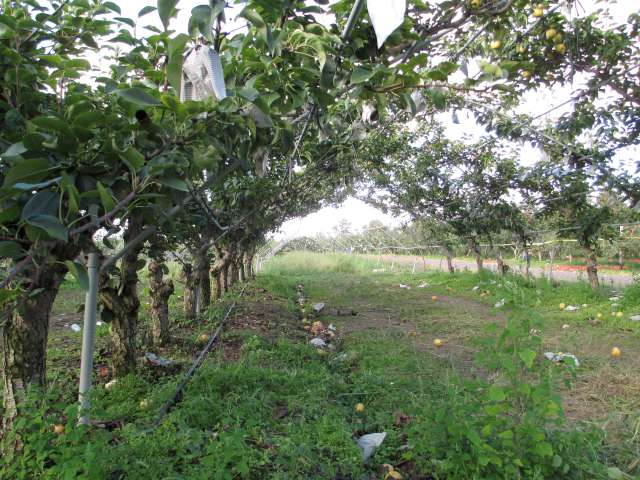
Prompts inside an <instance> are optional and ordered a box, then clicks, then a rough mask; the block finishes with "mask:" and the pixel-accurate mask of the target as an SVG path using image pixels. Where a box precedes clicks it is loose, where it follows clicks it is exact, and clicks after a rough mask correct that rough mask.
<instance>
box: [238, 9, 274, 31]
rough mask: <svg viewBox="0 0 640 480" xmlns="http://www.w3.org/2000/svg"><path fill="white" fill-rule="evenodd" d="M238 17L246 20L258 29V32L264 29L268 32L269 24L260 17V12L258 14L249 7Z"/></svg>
mask: <svg viewBox="0 0 640 480" xmlns="http://www.w3.org/2000/svg"><path fill="white" fill-rule="evenodd" d="M238 17H240V18H244V19H245V20H247V21H248V22H249V23H251V25H253V26H254V27H256V28H257V29H258V30H263V29H265V30H266V28H267V24H266V23H265V22H264V20H263V19H262V17H261V16H260V14H259V13H258V12H256V11H255V10H251V9H250V8H248V7H247V8H245V9H244V10H242V11H241V12H240V13H239V14H238Z"/></svg>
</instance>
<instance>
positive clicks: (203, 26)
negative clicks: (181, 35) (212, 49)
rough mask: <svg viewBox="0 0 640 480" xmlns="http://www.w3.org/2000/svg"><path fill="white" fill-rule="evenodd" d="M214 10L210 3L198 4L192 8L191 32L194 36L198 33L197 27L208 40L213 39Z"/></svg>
mask: <svg viewBox="0 0 640 480" xmlns="http://www.w3.org/2000/svg"><path fill="white" fill-rule="evenodd" d="M214 20H215V18H214V16H213V10H212V9H211V7H210V6H209V5H198V6H196V7H194V8H193V9H192V10H191V18H190V19H189V33H190V34H191V35H192V36H195V35H196V34H197V32H196V29H197V30H199V31H200V34H202V35H203V36H204V37H205V38H206V39H207V40H209V41H210V42H212V41H213V22H214Z"/></svg>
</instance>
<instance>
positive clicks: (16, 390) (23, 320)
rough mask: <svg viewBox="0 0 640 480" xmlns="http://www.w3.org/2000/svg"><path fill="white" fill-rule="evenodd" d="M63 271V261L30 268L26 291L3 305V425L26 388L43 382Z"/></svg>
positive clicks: (64, 272)
mask: <svg viewBox="0 0 640 480" xmlns="http://www.w3.org/2000/svg"><path fill="white" fill-rule="evenodd" d="M76 253H77V252H76ZM66 272H67V268H66V267H65V266H64V264H63V263H52V264H44V265H40V266H39V267H38V268H37V269H32V270H31V271H30V272H29V275H28V277H30V278H31V281H32V283H31V286H30V288H29V291H28V292H25V294H23V295H22V296H21V297H19V298H18V300H17V302H16V304H15V305H7V306H6V307H5V312H4V313H5V315H6V319H7V320H6V323H5V324H4V326H3V327H2V328H1V337H0V338H1V342H2V343H1V344H0V347H1V348H2V358H1V360H0V362H1V363H0V365H1V366H2V380H3V385H4V388H3V394H4V395H3V399H4V410H5V419H4V420H5V427H7V426H9V425H10V424H11V421H12V419H13V418H15V416H16V415H17V413H18V409H19V408H20V404H21V403H22V402H23V401H24V399H25V394H26V391H27V388H28V387H29V386H30V385H38V386H42V385H44V383H45V378H46V368H45V367H46V348H47V338H48V335H49V316H50V313H51V307H52V306H53V301H54V300H55V298H56V295H57V294H58V290H59V289H60V284H61V283H62V281H63V280H64V275H65V274H66ZM3 320H4V319H3Z"/></svg>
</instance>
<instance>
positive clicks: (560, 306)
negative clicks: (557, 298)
mask: <svg viewBox="0 0 640 480" xmlns="http://www.w3.org/2000/svg"><path fill="white" fill-rule="evenodd" d="M565 307H566V305H565V304H564V303H561V304H560V305H558V308H559V309H560V310H564V309H565Z"/></svg>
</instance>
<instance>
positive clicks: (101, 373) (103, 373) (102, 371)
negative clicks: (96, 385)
mask: <svg viewBox="0 0 640 480" xmlns="http://www.w3.org/2000/svg"><path fill="white" fill-rule="evenodd" d="M109 373H111V371H110V370H109V367H105V366H104V365H103V366H101V367H100V368H99V369H98V375H99V376H100V378H106V377H108V376H109Z"/></svg>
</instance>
